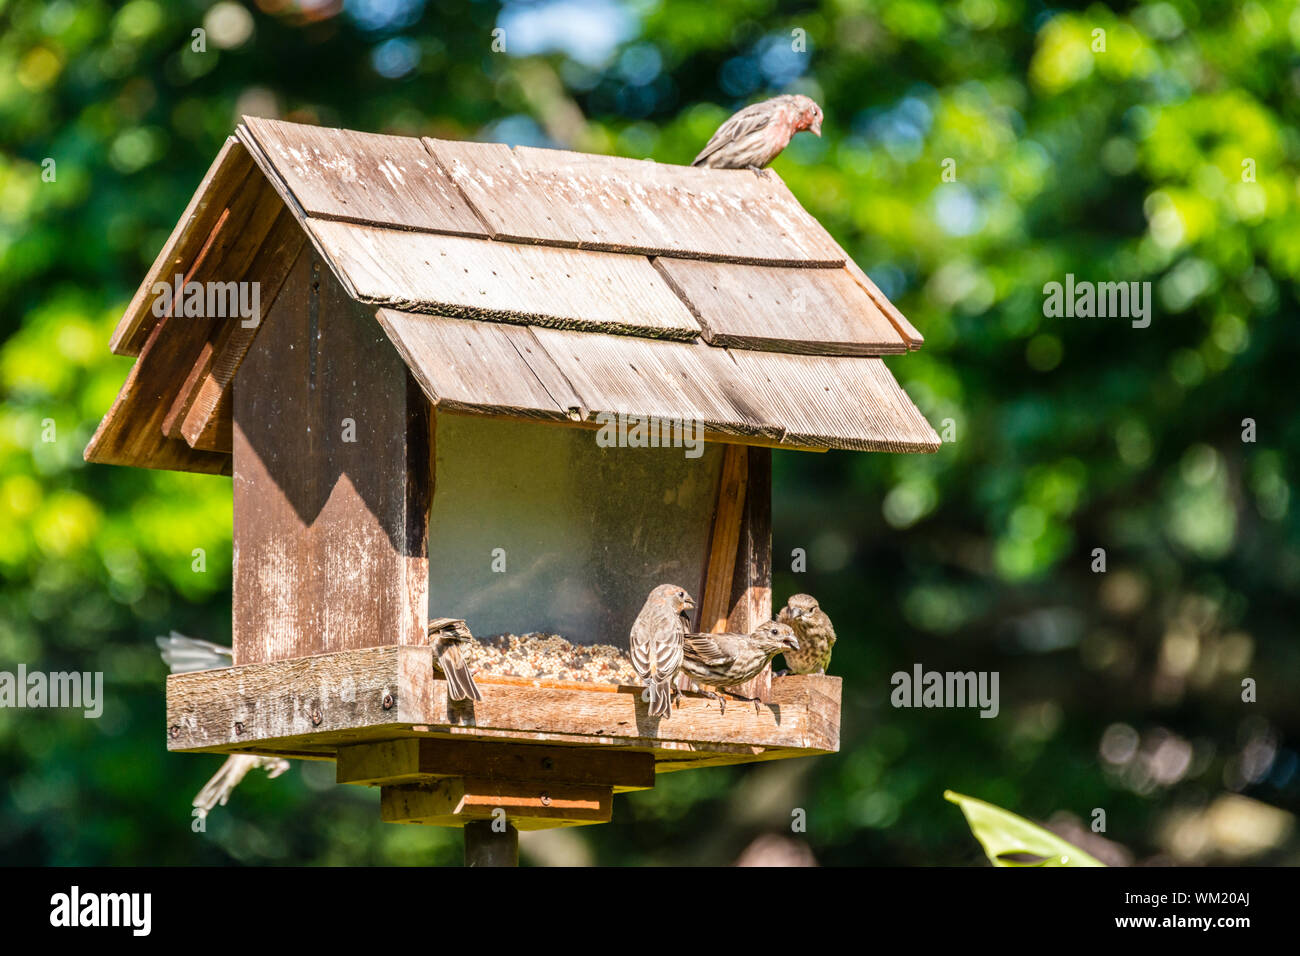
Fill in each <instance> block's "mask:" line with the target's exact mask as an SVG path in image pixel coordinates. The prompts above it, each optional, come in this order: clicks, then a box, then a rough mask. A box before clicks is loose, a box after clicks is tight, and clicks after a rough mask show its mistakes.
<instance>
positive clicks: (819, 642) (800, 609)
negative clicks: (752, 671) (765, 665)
mask: <svg viewBox="0 0 1300 956" xmlns="http://www.w3.org/2000/svg"><path fill="white" fill-rule="evenodd" d="M776 619H777V620H778V621H780V622H781V623H782V624H789V625H790V626H791V627H792V628H794V632H795V634H796V635H797V636H798V638H799V649H798V650H797V651H794V652H791V653H787V654H786V655H785V663H786V667H787V668H788V669H789V670H788V673H791V674H825V673H826V668H827V667H829V666H830V663H831V651H832V650H834V648H835V628H834V627H832V626H831V619H830V618H829V617H827V616H826V612H825V611H823V610H822V609H821V606H820V605H819V604H818V603H817V599H816V598H815V597H813V596H812V595H811V594H795V595H793V596H791V598H790V600H788V601H786V602H785V607H783V608H781V613H780V614H778V615H777V616H776Z"/></svg>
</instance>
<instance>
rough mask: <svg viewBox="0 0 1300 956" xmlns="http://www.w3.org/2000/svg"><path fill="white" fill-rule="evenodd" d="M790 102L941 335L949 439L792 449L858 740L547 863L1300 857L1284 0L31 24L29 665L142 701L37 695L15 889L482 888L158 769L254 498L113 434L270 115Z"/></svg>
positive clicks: (483, 7)
mask: <svg viewBox="0 0 1300 956" xmlns="http://www.w3.org/2000/svg"><path fill="white" fill-rule="evenodd" d="M498 27H499V28H500V29H501V30H502V31H504V32H501V33H497V34H495V35H494V34H493V30H494V28H498ZM200 28H201V29H203V30H204V31H205V32H204V34H203V35H202V36H203V38H204V45H205V49H204V50H203V51H202V52H199V51H197V50H195V48H194V47H195V35H194V33H193V31H194V30H196V29H200ZM1099 31H1101V32H1099ZM494 43H495V44H496V46H497V47H498V49H496V50H494V48H493V47H494ZM502 43H504V47H505V49H504V50H500V46H501V44H502ZM786 91H789V92H804V93H808V94H809V95H812V96H813V97H814V98H816V99H817V100H818V101H819V102H821V103H822V105H823V107H824V109H825V113H826V124H825V136H824V138H822V139H814V138H812V137H808V136H801V137H799V138H797V139H796V141H795V142H794V143H793V144H792V146H791V147H790V148H789V149H788V150H787V151H786V153H785V155H783V156H782V157H781V158H780V159H779V160H778V161H777V162H776V164H775V166H776V169H777V170H778V171H779V172H780V174H781V175H782V176H783V177H784V178H785V179H786V181H787V182H788V183H789V185H790V187H791V189H792V190H793V191H794V193H795V194H796V195H797V196H798V197H799V198H800V200H801V201H802V202H803V203H804V205H805V206H806V207H807V208H808V209H809V210H810V211H811V212H812V213H813V214H814V215H816V216H817V217H819V218H820V219H821V220H822V221H823V222H824V223H826V225H827V227H828V228H829V229H830V230H831V231H832V233H834V235H835V236H836V237H837V239H839V240H840V242H841V243H842V244H843V245H844V246H845V248H846V249H848V250H849V251H850V253H851V254H853V255H854V257H855V258H856V259H857V261H858V262H859V263H860V264H862V265H863V267H864V268H866V269H867V270H868V271H869V272H870V273H871V275H872V276H873V278H874V279H875V280H876V281H877V282H878V284H879V285H880V286H881V287H882V288H883V289H884V290H885V291H886V293H887V294H888V295H890V297H891V298H892V299H893V300H894V301H895V302H896V303H898V304H899V306H900V307H901V308H902V309H903V311H904V312H905V314H907V315H908V316H909V318H910V319H911V320H912V322H913V324H915V325H916V326H917V327H918V328H919V329H920V330H921V331H922V332H923V333H924V335H925V337H926V345H925V348H924V349H923V350H922V351H921V352H919V353H917V354H914V355H909V356H905V357H900V358H898V359H891V360H890V362H889V364H890V367H891V368H892V369H893V371H894V372H895V374H896V375H897V376H898V377H899V379H900V381H901V382H902V383H903V385H904V386H905V387H906V388H907V390H908V392H909V393H910V394H911V395H912V396H913V397H914V398H915V400H916V402H917V403H918V405H919V406H920V407H921V409H922V410H923V411H924V412H925V413H926V415H927V416H928V417H929V419H930V420H931V421H932V422H933V423H934V424H935V425H936V427H937V428H939V429H940V430H941V431H943V432H945V436H946V437H951V438H952V439H953V440H952V441H950V442H948V443H946V444H945V445H944V448H943V450H942V451H941V452H940V453H938V454H936V455H932V456H890V455H853V454H846V453H830V454H827V455H798V454H793V453H782V454H778V455H777V462H776V469H777V475H776V507H777V511H776V534H775V548H776V563H777V570H778V573H777V576H776V592H777V599H778V601H780V600H782V599H784V597H785V596H786V595H787V594H789V593H791V592H792V591H795V590H802V591H810V592H812V593H814V594H817V595H818V596H819V597H820V598H821V602H822V605H823V606H824V607H825V608H826V609H827V610H828V611H829V613H830V614H831V615H832V617H833V618H834V619H835V621H836V623H837V626H838V629H839V633H840V635H841V641H840V644H839V646H838V647H837V649H836V654H835V664H834V669H835V671H836V672H837V673H839V674H841V675H842V676H843V677H844V681H845V683H844V688H845V691H844V698H845V700H844V703H845V710H844V722H843V750H842V752H841V753H840V754H839V755H837V756H834V757H824V758H818V759H810V760H800V761H786V762H778V763H774V764H770V765H758V766H756V767H751V768H735V769H716V770H709V771H699V772H692V773H682V774H672V775H668V776H666V777H664V778H662V782H661V783H660V784H659V786H657V787H656V788H655V790H653V791H649V792H644V793H638V794H633V795H628V796H623V797H620V798H619V799H618V800H617V801H616V802H617V807H616V811H615V822H614V823H612V824H610V825H607V826H603V827H593V828H587V829H585V830H583V831H581V832H576V831H560V832H556V833H553V834H551V835H548V836H545V837H543V838H539V839H537V840H533V841H526V842H525V844H524V852H525V859H532V860H534V861H539V862H563V861H568V862H599V863H610V864H613V863H620V864H640V863H667V862H685V863H700V862H711V863H719V862H727V861H730V860H733V859H735V858H736V856H737V855H738V854H739V853H740V851H741V850H742V849H743V848H744V847H745V846H746V845H747V844H748V843H749V842H750V840H751V839H753V838H754V837H756V836H757V835H759V834H762V833H765V832H775V833H785V834H787V835H789V836H792V837H793V838H795V839H799V840H806V841H807V843H808V844H809V845H810V846H811V848H812V851H813V853H814V854H815V856H816V857H817V858H818V859H819V860H820V861H822V862H824V863H841V864H843V863H878V864H910V863H927V864H936V863H975V862H978V861H980V859H981V855H980V853H979V848H978V846H977V845H975V844H974V842H973V841H972V840H971V838H970V835H969V833H968V831H967V830H966V827H965V825H964V824H963V822H962V820H961V818H960V817H959V816H958V815H957V814H955V813H953V812H952V808H951V807H949V806H947V805H946V804H945V803H944V802H943V800H942V796H941V795H942V793H943V791H944V790H945V788H949V787H950V788H953V789H956V790H960V791H962V792H965V793H970V794H973V795H975V796H978V797H982V798H986V799H988V800H990V801H992V802H994V803H996V804H998V805H1000V806H1005V807H1007V808H1009V809H1012V810H1015V811H1016V812H1018V813H1020V814H1023V815H1025V816H1027V817H1031V818H1034V819H1039V820H1044V819H1047V818H1049V817H1053V815H1055V814H1066V815H1067V816H1063V817H1058V818H1057V827H1058V829H1060V828H1064V827H1069V826H1071V825H1072V824H1071V820H1073V821H1075V823H1074V824H1073V825H1076V826H1077V821H1080V820H1085V821H1086V820H1091V819H1092V814H1093V810H1094V808H1103V809H1105V811H1106V814H1107V819H1108V827H1107V831H1106V834H1105V836H1106V837H1107V838H1109V839H1110V840H1113V841H1115V842H1116V844H1118V845H1119V846H1118V847H1116V846H1113V845H1112V846H1110V848H1109V849H1110V850H1112V851H1114V852H1115V853H1117V854H1119V857H1121V858H1124V859H1138V860H1182V861H1188V862H1223V861H1232V860H1241V861H1245V862H1273V863H1278V862H1289V863H1295V862H1297V859H1298V858H1300V838H1298V837H1297V835H1296V830H1295V827H1294V825H1293V817H1292V814H1294V812H1295V811H1296V810H1297V809H1298V808H1300V757H1298V756H1297V746H1296V741H1297V739H1298V738H1300V646H1298V645H1297V642H1296V640H1295V627H1296V623H1295V622H1296V620H1297V617H1298V616H1300V615H1297V610H1298V607H1297V601H1296V598H1295V595H1296V592H1297V587H1298V586H1300V526H1298V523H1297V509H1296V508H1293V507H1292V502H1291V500H1290V499H1291V497H1292V493H1293V488H1295V487H1296V478H1297V476H1296V462H1297V460H1298V459H1297V454H1296V453H1297V450H1300V416H1297V415H1296V414H1295V413H1294V412H1295V408H1294V406H1295V394H1296V392H1295V371H1294V369H1295V365H1294V363H1295V362H1296V360H1297V352H1298V348H1297V344H1296V342H1297V339H1296V338H1295V337H1294V336H1292V335H1291V334H1290V333H1289V332H1287V331H1286V326H1285V322H1286V321H1291V320H1294V317H1295V313H1296V302H1297V295H1296V290H1297V284H1296V279H1297V275H1298V274H1300V190H1298V189H1297V172H1298V168H1300V134H1298V133H1297V128H1296V120H1297V112H1298V110H1300V106H1298V105H1297V104H1298V103H1300V97H1297V93H1300V8H1297V7H1296V6H1295V4H1294V3H1290V2H1282V0H1249V2H1245V3H1238V2H1233V3H1222V2H1209V3H1206V2H1191V0H1171V2H1155V3H1125V4H1116V5H1115V6H1114V7H1113V8H1112V7H1107V6H1105V5H1102V4H1099V3H1095V4H1086V5H1078V6H1073V5H1069V4H1067V5H1065V6H1060V7H1053V8H1048V7H1044V6H1042V5H1040V4H1037V3H1028V2H1023V0H959V2H954V3H939V2H934V0H821V2H778V0H732V2H726V3H707V4H700V3H696V2H694V0H637V2H634V3H631V4H628V5H621V4H616V3H614V2H613V0H537V2H532V3H527V2H522V0H517V2H512V3H508V4H506V5H505V6H504V7H501V6H500V5H498V4H496V3H493V2H488V0H478V2H470V0H461V2H453V0H443V2H437V0H427V2H426V0H357V2H352V0H347V2H341V0H316V2H307V0H296V2H295V0H258V2H257V3H256V4H255V5H250V6H249V7H244V6H240V5H239V4H235V3H230V2H225V3H218V4H215V5H212V4H209V3H203V2H192V0H173V2H166V3H163V2H160V0H131V2H128V3H125V4H120V5H117V4H109V3H104V2H96V0H83V2H71V0H0V316H2V318H0V323H3V329H4V334H5V336H6V341H5V342H4V345H3V347H2V348H0V390H2V392H3V398H4V404H3V407H2V408H0V669H12V668H13V666H14V665H15V664H16V663H17V662H25V663H26V664H27V665H28V666H29V667H30V668H40V669H46V670H59V669H71V668H77V669H81V670H102V671H104V672H105V674H106V675H107V688H108V695H109V699H108V702H107V705H106V708H105V712H104V716H103V717H102V718H101V719H99V720H85V719H82V718H81V716H80V715H79V714H76V713H71V712H64V711H43V712H39V711H15V710H0V778H3V781H4V788H3V794H0V853H2V854H3V857H4V859H5V860H6V861H7V862H11V863H21V862H28V863H188V862H194V863H215V862H227V861H237V862H245V863H266V862H275V863H281V862H312V863H420V864H430V863H452V862H455V861H457V860H458V859H459V852H460V851H459V842H458V840H459V837H458V835H457V834H455V833H454V832H443V831H438V830H433V829H426V828H420V827H384V826H382V825H381V824H379V823H378V822H377V821H378V812H377V798H376V795H375V794H373V793H368V792H365V791H362V790H359V789H357V788H340V787H335V786H333V783H332V773H331V772H330V770H331V768H330V766H329V765H328V764H307V765H304V766H303V767H302V768H301V771H300V772H299V771H295V772H292V773H290V774H288V775H286V776H285V777H282V778H280V779H279V780H276V781H274V782H268V781H266V780H265V778H264V777H262V776H261V775H260V774H254V775H253V777H251V778H250V779H249V780H248V781H247V782H246V783H245V784H244V785H243V786H242V787H241V788H240V790H239V791H238V792H237V793H236V795H235V797H234V799H233V802H232V803H231V805H230V806H229V807H227V808H224V809H222V810H218V811H217V812H216V813H214V815H213V816H212V818H211V819H210V821H209V826H208V830H207V832H206V833H203V834H195V833H192V832H191V830H190V817H189V798H190V796H191V795H192V794H193V793H194V792H195V791H196V790H197V789H198V787H199V786H200V785H201V784H202V782H203V781H204V780H205V779H206V777H207V776H208V774H210V773H211V772H212V771H213V770H214V769H215V767H216V764H217V762H218V761H217V758H215V757H214V758H204V757H190V756H179V755H178V756H169V755H168V754H167V753H166V750H165V746H164V743H165V742H164V739H163V694H162V676H163V668H162V665H161V663H160V661H159V660H158V659H157V656H156V654H155V649H154V647H153V644H152V641H151V638H152V636H153V635H154V634H157V633H165V632H166V631H168V630H169V629H171V628H176V629H178V630H180V631H183V632H185V633H189V634H193V635H195V636H200V637H205V638H210V639H214V640H220V641H226V640H228V639H229V620H230V618H229V588H230V578H229V565H230V485H229V481H228V480H227V479H221V478H208V477H194V476H186V475H172V474H155V473H149V472H144V471H136V470H130V469H120V468H117V469H115V468H103V467H87V466H85V465H84V464H83V463H82V460H81V451H82V449H83V448H84V446H85V444H86V441H87V440H88V439H89V437H90V435H91V434H92V432H93V430H94V427H95V425H96V424H97V422H98V420H99V418H100V417H101V416H102V415H103V413H104V412H105V411H106V410H107V408H108V407H109V405H110V404H111V402H112V399H113V396H114V395H115V394H116V390H117V388H118V386H119V385H120V383H121V381H122V380H123V378H124V377H125V375H126V372H127V370H128V368H129V367H130V360H129V359H126V358H120V357H114V356H112V355H110V354H109V352H108V349H107V342H108V338H109V334H110V331H111V329H112V327H113V325H114V323H115V321H116V319H117V318H118V316H119V315H120V314H121V312H122V310H123V308H124V306H125V304H126V303H127V301H128V300H129V298H130V296H131V294H132V292H133V291H134V289H135V286H136V284H137V283H138V282H139V281H140V279H141V278H142V277H143V276H144V274H145V271H146V270H147V268H148V266H149V264H150V263H151V262H152V260H153V257H154V256H155V254H156V253H157V250H158V249H159V248H160V247H161V245H162V243H163V241H164V239H165V238H166V236H167V234H168V233H169V231H170V229H171V227H172V225H173V224H174V223H175V221H176V219H177V217H178V216H179V215H180V213H181V211H182V210H183V208H184V206H185V203H186V201H187V199H188V198H189V195H190V194H191V192H192V191H193V189H194V187H195V185H196V184H197V183H198V181H199V179H200V177H201V176H202V173H203V171H204V170H205V169H206V167H207V165H208V163H209V162H210V161H211V158H212V157H213V156H214V155H215V153H216V151H217V149H218V148H219V146H220V144H221V142H222V140H223V138H224V137H225V136H227V135H229V133H230V132H231V131H232V129H233V127H234V124H235V123H236V122H237V118H238V116H239V115H240V114H242V113H253V114H263V115H280V116H283V117H285V118H289V119H294V120H299V121H304V122H317V123H322V124H329V125H339V126H348V127H353V128H357V129H365V130H372V131H384V132H395V133H406V134H429V135H433V136H441V137H448V138H468V139H500V140H505V141H510V142H527V143H535V144H543V145H563V146H568V147H572V148H578V149H584V150H592V151H603V152H613V153H620V154H624V155H630V156H653V157H655V158H656V159H659V160H662V161H670V162H689V161H690V159H691V158H692V157H693V156H694V154H695V152H696V151H697V149H698V147H699V146H700V144H702V143H703V142H705V141H706V140H707V138H708V136H709V135H710V134H711V133H712V131H713V129H714V128H715V127H716V126H717V124H718V123H719V122H720V121H721V120H722V119H723V118H724V117H725V116H726V115H728V113H730V112H731V111H732V110H733V109H735V108H738V107H739V106H741V105H744V104H745V103H746V102H748V101H751V100H753V99H756V98H760V97H763V96H766V95H771V94H773V93H777V92H786ZM50 161H52V162H53V164H52V165H51V163H50ZM50 173H52V174H53V176H52V181H51V176H50ZM945 173H946V174H947V175H945ZM1067 274H1073V275H1074V276H1076V278H1077V279H1079V280H1087V281H1143V282H1150V283H1152V288H1153V292H1154V299H1155V304H1154V310H1153V311H1154V317H1153V320H1152V323H1151V326H1150V327H1149V328H1145V329H1135V328H1132V327H1131V326H1130V325H1129V323H1128V322H1127V321H1125V320H1123V319H1113V318H1112V319H1095V318H1094V319H1078V318H1076V319H1066V318H1050V319H1049V318H1045V317H1044V315H1043V308H1042V303H1043V286H1044V284H1045V283H1048V282H1063V281H1064V280H1065V276H1066V275H1067ZM1288 409H1290V411H1288ZM1244 419H1252V420H1253V421H1254V423H1255V428H1256V433H1257V440H1256V441H1254V442H1244V441H1243V440H1242V434H1243V427H1244V426H1243V420H1244ZM51 429H52V430H51ZM51 436H52V437H53V440H46V439H47V438H48V437H51ZM795 548H804V549H806V551H807V553H808V555H809V562H808V570H807V571H806V572H804V573H794V572H791V571H788V570H786V569H787V568H788V567H789V566H790V565H789V558H788V556H789V555H790V554H791V552H792V551H793V549H795ZM1095 548H1104V549H1105V551H1106V562H1107V566H1106V572H1105V573H1104V574H1103V573H1094V572H1093V570H1092V566H1093V564H1094V556H1093V549H1095ZM195 549H203V552H204V554H205V556H206V571H204V572H202V573H199V572H196V571H194V570H193V567H194V560H195ZM915 662H921V663H923V664H924V665H925V667H926V668H928V669H942V670H972V669H979V670H997V671H999V672H1000V673H1001V676H1002V683H1001V691H1002V711H1001V715H1000V716H999V717H998V718H997V719H995V720H983V719H980V718H979V717H978V716H977V715H976V714H975V712H974V711H951V710H942V711H924V710H921V711H916V710H894V709H892V708H891V707H890V706H889V705H888V698H889V691H890V684H889V675H890V674H892V673H893V672H894V671H898V670H910V669H911V666H912V664H913V663H915ZM1246 677H1251V678H1254V679H1255V680H1256V681H1258V702H1257V703H1249V704H1247V703H1243V702H1242V699H1241V693H1242V691H1241V681H1242V679H1243V678H1246ZM1225 795H1228V796H1225ZM1235 795H1241V796H1235ZM1243 797H1244V798H1245V799H1243ZM796 807H797V808H803V809H804V810H806V812H807V832H806V833H797V834H793V835H791V834H790V822H791V809H792V808H796ZM1274 808H1276V809H1274ZM1084 833H1085V835H1087V834H1088V831H1087V830H1086V827H1085V828H1084ZM1076 842H1078V841H1076ZM1081 845H1083V846H1085V848H1086V849H1088V850H1089V852H1092V853H1093V854H1094V855H1097V856H1099V857H1101V858H1103V859H1106V854H1105V853H1104V852H1103V850H1104V849H1106V847H1105V846H1104V845H1103V846H1100V847H1099V846H1098V845H1092V844H1089V843H1087V842H1082V843H1081ZM1107 862H1111V860H1107Z"/></svg>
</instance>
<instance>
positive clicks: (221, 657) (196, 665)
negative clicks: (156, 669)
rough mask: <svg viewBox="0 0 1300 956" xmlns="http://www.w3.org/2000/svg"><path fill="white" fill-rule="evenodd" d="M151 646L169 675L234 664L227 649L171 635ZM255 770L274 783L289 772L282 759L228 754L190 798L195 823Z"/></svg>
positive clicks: (233, 659) (233, 657)
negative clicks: (156, 650)
mask: <svg viewBox="0 0 1300 956" xmlns="http://www.w3.org/2000/svg"><path fill="white" fill-rule="evenodd" d="M154 642H155V643H156V644H157V645H158V647H159V649H160V650H161V651H162V659H163V663H165V664H166V665H167V667H168V669H170V670H171V672H172V673H173V674H187V673H189V672H190V671H210V670H217V669H219V668H223V667H230V666H232V665H233V664H234V663H235V655H234V651H232V650H231V649H230V648H229V647H222V646H221V645H220V644H213V643H212V642H211V641H201V640H199V639H198V638H195V637H186V636H185V635H184V634H177V633H176V632H175V631H172V632H171V634H170V635H168V636H167V637H156V638H154ZM259 768H260V769H262V770H265V771H266V775H267V777H269V778H271V779H275V778H276V777H278V776H280V774H282V773H284V772H285V771H286V770H288V769H289V761H287V760H285V759H284V758H283V757H261V756H258V755H257V754H232V755H231V756H229V757H227V758H226V762H225V763H223V764H222V765H221V768H220V769H219V770H218V771H217V772H216V773H215V774H213V775H212V779H211V780H209V781H208V782H207V783H205V784H204V785H203V789H202V790H200V791H199V792H198V794H197V795H196V796H195V797H194V800H193V806H194V807H195V809H197V810H198V814H197V816H198V817H199V819H205V818H206V817H207V815H208V814H209V813H211V812H212V808H213V807H216V806H218V805H220V806H223V807H224V806H225V805H226V801H228V800H229V799H230V795H231V794H232V793H234V791H235V788H236V787H237V786H239V784H240V781H242V780H243V779H244V778H245V777H246V776H248V772H249V771H250V770H257V769H259Z"/></svg>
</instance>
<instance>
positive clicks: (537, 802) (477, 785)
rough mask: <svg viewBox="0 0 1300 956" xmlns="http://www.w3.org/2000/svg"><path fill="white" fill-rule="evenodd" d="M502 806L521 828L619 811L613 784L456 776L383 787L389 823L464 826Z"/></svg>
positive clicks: (597, 819)
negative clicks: (580, 784) (616, 809)
mask: <svg viewBox="0 0 1300 956" xmlns="http://www.w3.org/2000/svg"><path fill="white" fill-rule="evenodd" d="M498 810H503V811H505V815H506V819H507V820H508V821H509V822H510V824H511V825H512V826H514V827H515V828H516V829H518V830H544V829H548V828H551V827H568V826H585V825H588V824H593V823H608V822H609V821H610V819H611V818H612V817H613V813H614V793H613V791H612V790H611V789H610V788H609V787H580V786H574V785H572V784H560V785H554V786H553V785H545V784H536V783H527V782H523V781H518V780H498V779H495V778H488V777H464V778H460V777H456V778H452V779H447V780H438V781H436V782H434V783H426V784H398V785H395V786H386V787H383V788H381V790H380V800H379V816H380V819H382V820H383V821H384V822H385V823H422V824H425V825H428V826H441V827H461V826H465V825H466V824H467V823H470V822H472V821H475V820H491V819H492V818H493V816H494V814H496V813H497V811H498Z"/></svg>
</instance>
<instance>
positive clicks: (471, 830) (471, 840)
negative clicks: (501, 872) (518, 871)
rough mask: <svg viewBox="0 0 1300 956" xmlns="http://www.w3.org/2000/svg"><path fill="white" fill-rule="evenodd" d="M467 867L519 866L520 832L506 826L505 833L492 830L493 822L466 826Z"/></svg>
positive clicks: (474, 823) (481, 822) (475, 822)
mask: <svg viewBox="0 0 1300 956" xmlns="http://www.w3.org/2000/svg"><path fill="white" fill-rule="evenodd" d="M465 865H466V866H518V865H519V831H518V830H516V829H515V828H514V827H512V826H511V825H510V824H508V823H507V824H506V828H505V830H504V831H501V832H497V831H494V830H493V829H492V821H491V820H475V821H474V822H472V823H467V824H466V825H465Z"/></svg>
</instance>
